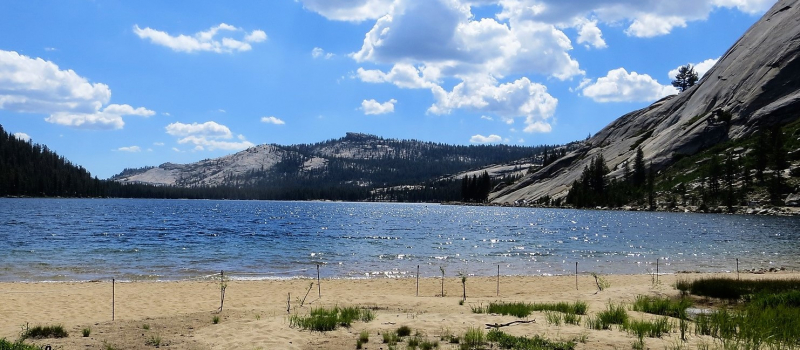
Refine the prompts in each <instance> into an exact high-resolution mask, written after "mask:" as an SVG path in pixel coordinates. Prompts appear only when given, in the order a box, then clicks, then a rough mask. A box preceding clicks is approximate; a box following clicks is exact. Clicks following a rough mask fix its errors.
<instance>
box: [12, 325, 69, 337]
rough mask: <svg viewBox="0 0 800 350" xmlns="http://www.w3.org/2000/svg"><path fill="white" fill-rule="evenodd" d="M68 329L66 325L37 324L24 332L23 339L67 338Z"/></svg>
mask: <svg viewBox="0 0 800 350" xmlns="http://www.w3.org/2000/svg"><path fill="white" fill-rule="evenodd" d="M67 336H68V334H67V331H66V330H64V326H62V325H57V326H36V327H33V328H28V329H26V330H25V331H24V332H22V337H21V338H22V339H23V340H24V339H44V338H66V337H67Z"/></svg>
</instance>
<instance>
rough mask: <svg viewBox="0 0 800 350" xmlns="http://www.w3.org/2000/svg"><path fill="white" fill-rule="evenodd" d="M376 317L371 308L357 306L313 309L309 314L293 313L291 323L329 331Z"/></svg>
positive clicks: (296, 325) (295, 325)
mask: <svg viewBox="0 0 800 350" xmlns="http://www.w3.org/2000/svg"><path fill="white" fill-rule="evenodd" d="M374 318H375V314H374V313H373V312H372V311H371V310H367V309H360V308H357V307H346V308H340V307H338V306H337V307H334V308H333V309H325V308H318V309H311V312H310V313H309V315H308V316H300V315H292V316H291V317H289V325H290V326H291V327H298V328H302V329H306V330H311V331H316V332H328V331H332V330H335V329H336V328H337V327H347V328H349V327H350V325H351V324H352V323H353V322H355V321H362V322H369V321H372V320H373V319H374Z"/></svg>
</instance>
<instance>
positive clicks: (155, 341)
mask: <svg viewBox="0 0 800 350" xmlns="http://www.w3.org/2000/svg"><path fill="white" fill-rule="evenodd" d="M144 345H147V346H155V347H159V346H161V336H160V335H158V334H154V335H151V336H150V338H147V340H146V341H145V342H144Z"/></svg>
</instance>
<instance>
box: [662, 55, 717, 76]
mask: <svg viewBox="0 0 800 350" xmlns="http://www.w3.org/2000/svg"><path fill="white" fill-rule="evenodd" d="M717 61H719V57H717V58H709V59H707V60H705V61H703V62H700V63H689V64H691V65H692V67H694V71H695V72H696V73H697V78H702V77H703V76H704V75H706V72H708V70H709V69H711V67H713V66H714V65H715V64H717ZM682 66H685V65H681V66H678V67H675V69H673V70H670V71H669V73H667V76H668V77H669V79H670V81H672V80H674V79H675V76H677V75H678V70H679V69H680V68H681V67H682Z"/></svg>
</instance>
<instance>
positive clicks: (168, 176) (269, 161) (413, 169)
mask: <svg viewBox="0 0 800 350" xmlns="http://www.w3.org/2000/svg"><path fill="white" fill-rule="evenodd" d="M544 148H545V147H544V146H537V147H522V146H509V145H470V146H459V145H447V144H442V143H434V142H424V141H418V140H397V139H384V138H382V137H379V136H375V135H369V134H362V133H347V134H346V135H345V136H344V137H342V138H339V139H334V140H328V141H324V142H318V143H314V144H299V145H290V146H281V145H274V144H273V145H259V146H255V147H252V148H249V149H246V150H244V151H241V152H237V153H235V154H231V155H227V156H223V157H220V158H215V159H205V160H202V161H199V162H196V163H191V164H174V163H164V164H161V165H159V166H157V167H146V168H142V169H125V170H124V171H123V172H121V173H120V174H117V175H115V176H113V177H111V180H113V181H117V182H120V183H141V184H152V185H167V186H180V187H214V186H244V187H250V186H255V187H276V186H281V187H291V186H302V187H311V186H317V187H327V186H353V187H362V188H378V187H391V186H400V185H416V184H420V183H423V182H426V181H432V180H435V179H447V178H449V179H451V180H453V179H454V175H455V176H456V177H457V174H459V173H463V172H467V171H470V170H476V169H481V168H483V167H487V166H491V165H497V164H511V163H515V164H516V165H514V166H512V168H510V169H506V168H504V169H501V170H498V172H497V174H498V175H497V176H501V175H502V174H509V173H514V170H516V173H517V174H518V175H521V174H522V173H523V172H524V171H525V170H527V167H529V166H530V165H532V164H533V162H534V159H535V158H536V157H538V156H540V154H541V153H542V151H543V150H544ZM525 159H528V161H524V160H525Z"/></svg>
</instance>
